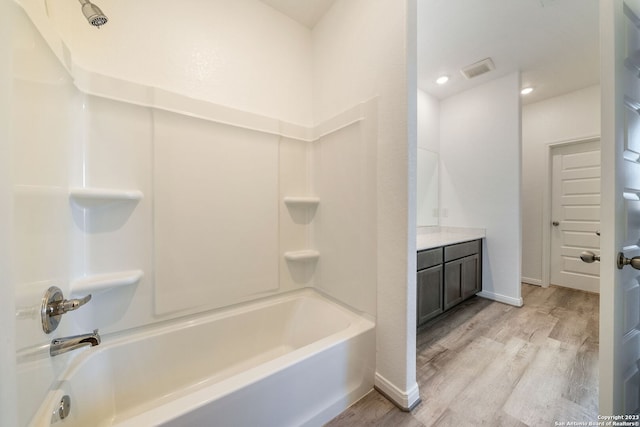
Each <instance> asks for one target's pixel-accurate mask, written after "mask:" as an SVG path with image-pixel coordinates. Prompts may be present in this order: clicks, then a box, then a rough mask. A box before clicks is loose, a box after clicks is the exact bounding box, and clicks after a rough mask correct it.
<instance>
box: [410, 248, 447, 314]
mask: <svg viewBox="0 0 640 427" xmlns="http://www.w3.org/2000/svg"><path fill="white" fill-rule="evenodd" d="M442 252H443V251H442V248H436V249H430V250H428V251H421V252H418V278H417V282H416V284H417V286H418V295H417V300H418V325H421V324H423V323H424V322H426V321H427V320H429V319H431V318H433V317H435V316H437V315H438V314H440V313H442V312H443V311H444V305H443V304H444V300H443V297H442V291H443V289H444V287H443V282H442V280H443V272H444V268H443V267H444V266H443V264H442Z"/></svg>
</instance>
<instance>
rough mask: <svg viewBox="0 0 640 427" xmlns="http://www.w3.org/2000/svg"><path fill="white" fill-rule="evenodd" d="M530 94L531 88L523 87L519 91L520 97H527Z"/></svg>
mask: <svg viewBox="0 0 640 427" xmlns="http://www.w3.org/2000/svg"><path fill="white" fill-rule="evenodd" d="M531 92H533V88H532V87H525V88H524V89H522V90H521V91H520V93H521V94H522V95H529V94H530V93H531Z"/></svg>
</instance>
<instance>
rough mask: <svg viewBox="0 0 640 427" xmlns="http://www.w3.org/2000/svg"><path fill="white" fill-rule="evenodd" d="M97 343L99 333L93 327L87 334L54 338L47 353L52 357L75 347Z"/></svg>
mask: <svg viewBox="0 0 640 427" xmlns="http://www.w3.org/2000/svg"><path fill="white" fill-rule="evenodd" d="M98 344H100V335H98V330H97V329H94V330H93V332H92V333H89V334H81V335H74V336H72V337H64V338H56V339H54V340H53V341H51V345H50V346H49V354H50V355H51V356H52V357H53V356H57V355H59V354H62V353H66V352H68V351H72V350H75V349H77V348H81V347H85V346H91V347H93V346H96V345H98Z"/></svg>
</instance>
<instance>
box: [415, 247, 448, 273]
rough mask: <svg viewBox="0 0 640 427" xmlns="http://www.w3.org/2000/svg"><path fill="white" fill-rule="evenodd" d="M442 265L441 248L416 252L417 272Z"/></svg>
mask: <svg viewBox="0 0 640 427" xmlns="http://www.w3.org/2000/svg"><path fill="white" fill-rule="evenodd" d="M438 264H442V248H435V249H429V250H426V251H420V252H418V270H424V269H425V268H429V267H433V266H434V265H438Z"/></svg>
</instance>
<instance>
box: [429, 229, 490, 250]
mask: <svg viewBox="0 0 640 427" xmlns="http://www.w3.org/2000/svg"><path fill="white" fill-rule="evenodd" d="M485 237H486V232H485V229H484V228H464V227H437V226H436V227H418V229H417V235H416V238H417V239H416V248H417V250H419V251H422V250H424V249H431V248H437V247H439V246H446V245H451V244H453V243H460V242H467V241H469V240H477V239H484V238H485Z"/></svg>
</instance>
